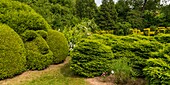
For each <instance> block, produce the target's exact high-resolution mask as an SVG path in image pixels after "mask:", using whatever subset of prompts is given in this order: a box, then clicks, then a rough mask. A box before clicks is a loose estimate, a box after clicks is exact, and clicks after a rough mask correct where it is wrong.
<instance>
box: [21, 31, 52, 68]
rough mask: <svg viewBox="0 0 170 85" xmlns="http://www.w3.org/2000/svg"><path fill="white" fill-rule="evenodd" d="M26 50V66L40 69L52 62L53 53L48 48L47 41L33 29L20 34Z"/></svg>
mask: <svg viewBox="0 0 170 85" xmlns="http://www.w3.org/2000/svg"><path fill="white" fill-rule="evenodd" d="M22 38H23V40H25V48H26V51H27V56H26V58H27V68H28V69H31V70H41V69H45V68H46V67H48V66H49V65H50V64H52V61H53V53H52V52H51V51H50V50H49V46H48V44H47V42H46V41H45V40H44V39H43V38H42V37H41V36H40V35H39V34H38V33H37V32H36V31H33V30H27V31H25V32H24V33H23V34H22Z"/></svg>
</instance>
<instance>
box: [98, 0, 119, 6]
mask: <svg viewBox="0 0 170 85" xmlns="http://www.w3.org/2000/svg"><path fill="white" fill-rule="evenodd" d="M113 1H114V2H117V1H118V0H113ZM95 2H96V4H97V6H100V5H101V4H102V0H95Z"/></svg>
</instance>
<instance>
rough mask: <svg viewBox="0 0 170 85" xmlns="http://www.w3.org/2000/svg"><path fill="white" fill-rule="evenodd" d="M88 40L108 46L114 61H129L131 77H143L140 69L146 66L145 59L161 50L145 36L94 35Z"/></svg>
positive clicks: (160, 45) (160, 46) (158, 45)
mask: <svg viewBox="0 0 170 85" xmlns="http://www.w3.org/2000/svg"><path fill="white" fill-rule="evenodd" d="M88 38H89V39H92V40H96V41H98V42H100V43H103V44H105V45H107V46H110V47H111V50H112V52H113V55H114V59H119V58H122V57H125V58H128V59H129V60H130V62H129V66H131V67H132V68H133V73H132V74H133V76H143V72H142V69H143V68H144V67H145V66H146V59H149V57H151V53H152V52H157V51H158V50H159V49H162V48H163V46H162V44H161V43H159V42H157V41H156V40H154V38H151V37H146V36H137V35H131V36H115V35H111V34H104V35H98V34H95V35H92V36H89V37H88Z"/></svg>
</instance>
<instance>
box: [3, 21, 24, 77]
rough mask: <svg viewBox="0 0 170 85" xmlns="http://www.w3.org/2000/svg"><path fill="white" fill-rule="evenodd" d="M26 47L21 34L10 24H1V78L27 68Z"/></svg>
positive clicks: (11, 75)
mask: <svg viewBox="0 0 170 85" xmlns="http://www.w3.org/2000/svg"><path fill="white" fill-rule="evenodd" d="M25 64H26V56H25V48H24V44H23V41H22V39H21V38H20V36H19V35H18V34H17V33H16V32H15V31H14V30H12V29H11V28H10V27H9V26H7V25H4V24H0V79H4V78H8V77H13V76H14V75H16V74H20V73H22V72H23V71H24V70H25Z"/></svg>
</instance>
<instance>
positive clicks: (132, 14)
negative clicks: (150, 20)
mask: <svg viewBox="0 0 170 85" xmlns="http://www.w3.org/2000/svg"><path fill="white" fill-rule="evenodd" d="M141 15H142V13H141V12H140V11H138V10H131V11H129V12H128V13H127V17H126V19H127V21H128V22H129V23H130V24H131V25H132V28H140V29H142V28H143V27H144V25H143V18H142V17H141Z"/></svg>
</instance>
